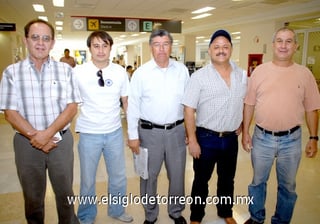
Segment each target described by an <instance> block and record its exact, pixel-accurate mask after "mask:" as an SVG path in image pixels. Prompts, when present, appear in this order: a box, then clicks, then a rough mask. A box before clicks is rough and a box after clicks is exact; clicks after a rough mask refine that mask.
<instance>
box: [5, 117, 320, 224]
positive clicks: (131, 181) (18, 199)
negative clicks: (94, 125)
mask: <svg viewBox="0 0 320 224" xmlns="http://www.w3.org/2000/svg"><path fill="white" fill-rule="evenodd" d="M123 121H124V122H123V123H124V124H125V119H123ZM0 133H1V134H0V142H1V150H0V224H24V223H26V222H25V219H24V208H23V198H22V193H21V188H20V185H19V182H18V179H17V174H16V168H15V163H14V154H13V148H12V137H13V134H14V132H13V130H12V128H11V127H10V125H8V124H7V123H6V122H5V121H4V119H3V115H2V114H0ZM308 136H309V135H308V132H307V128H306V126H305V125H304V126H303V145H304V146H305V143H306V141H307V139H308ZM74 137H75V146H74V152H75V153H74V155H75V163H74V192H75V194H76V195H77V194H78V193H79V177H80V175H79V160H78V153H77V147H76V146H77V142H78V136H77V135H76V134H74ZM125 152H126V167H127V176H128V191H127V192H128V194H131V195H133V196H135V195H139V178H138V177H137V176H136V174H135V173H134V169H133V163H132V161H133V160H132V154H131V152H130V150H129V149H128V148H126V149H125ZM319 170H320V154H319V155H318V157H317V158H315V159H307V158H305V156H304V154H303V157H302V160H301V165H300V168H299V172H298V175H297V193H298V201H297V204H296V207H295V211H294V215H293V218H292V223H293V224H306V223H307V224H310V223H319V222H320V206H319V204H320V187H319V186H320V175H319ZM106 176H107V174H106V171H105V167H104V164H103V162H102V161H100V164H99V168H98V172H97V178H96V180H97V195H98V196H99V197H100V196H102V195H106V194H107V193H106ZM251 178H252V169H251V164H250V155H249V154H248V153H246V152H244V151H243V150H242V149H241V148H240V149H239V157H238V165H237V173H236V178H235V195H237V196H246V195H247V186H248V184H249V183H250V181H251ZM216 179H217V178H216V174H215V173H214V174H213V175H212V178H211V181H210V184H209V185H210V195H215V191H216V187H215V186H216ZM192 180H193V171H192V159H191V158H190V156H189V155H188V154H187V165H186V182H185V184H186V195H190V189H191V184H192ZM167 187H168V181H167V177H166V172H165V169H164V168H163V169H162V171H161V174H160V176H159V181H158V192H159V195H166V193H167ZM275 200H276V179H275V173H274V170H273V172H272V173H271V175H270V180H269V184H268V195H267V202H266V208H267V220H266V223H270V217H271V216H272V214H273V211H274V205H275ZM106 210H107V206H106V205H99V206H98V216H97V219H96V224H103V223H107V224H117V223H121V222H119V221H116V220H114V219H111V218H109V217H108V216H107V215H106ZM127 212H128V213H130V214H131V215H132V216H133V217H134V222H133V223H137V224H142V223H143V221H144V211H143V209H142V206H141V205H134V204H129V205H128V207H127ZM183 215H184V216H185V218H186V219H187V220H189V215H190V209H189V206H188V205H186V209H185V211H184V212H183ZM234 217H235V219H236V220H237V222H238V223H243V222H244V221H245V220H246V219H247V218H248V217H249V214H248V211H247V205H245V204H239V205H235V206H234ZM45 223H46V224H54V223H57V215H56V209H55V200H54V194H53V192H52V189H51V186H50V184H48V189H47V194H46V219H45ZM170 223H173V221H172V220H171V219H170V218H169V217H168V215H167V209H166V206H165V205H161V206H160V215H159V218H158V222H157V224H170ZM202 223H203V224H223V223H224V220H222V219H220V218H219V217H217V215H216V208H215V206H213V205H209V206H207V208H206V216H205V218H204V220H203V222H202Z"/></svg>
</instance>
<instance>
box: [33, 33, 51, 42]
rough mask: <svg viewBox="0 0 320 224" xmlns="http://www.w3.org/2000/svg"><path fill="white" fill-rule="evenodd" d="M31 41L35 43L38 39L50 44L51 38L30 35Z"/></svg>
mask: <svg viewBox="0 0 320 224" xmlns="http://www.w3.org/2000/svg"><path fill="white" fill-rule="evenodd" d="M30 38H31V40H32V41H34V42H36V41H39V40H40V38H41V40H42V41H43V42H50V41H51V37H50V36H49V35H43V36H40V35H38V34H32V35H31V36H30Z"/></svg>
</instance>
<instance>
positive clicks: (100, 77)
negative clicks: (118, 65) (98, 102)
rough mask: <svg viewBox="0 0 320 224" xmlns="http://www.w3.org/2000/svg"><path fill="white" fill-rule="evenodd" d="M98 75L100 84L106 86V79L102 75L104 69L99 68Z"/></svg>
mask: <svg viewBox="0 0 320 224" xmlns="http://www.w3.org/2000/svg"><path fill="white" fill-rule="evenodd" d="M97 76H98V77H99V79H98V84H99V86H101V87H103V86H104V80H103V77H102V71H101V70H99V71H98V72H97Z"/></svg>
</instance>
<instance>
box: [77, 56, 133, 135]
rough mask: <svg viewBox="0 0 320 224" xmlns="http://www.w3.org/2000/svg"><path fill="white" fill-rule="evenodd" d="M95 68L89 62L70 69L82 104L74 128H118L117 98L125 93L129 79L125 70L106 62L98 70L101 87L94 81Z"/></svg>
mask: <svg viewBox="0 0 320 224" xmlns="http://www.w3.org/2000/svg"><path fill="white" fill-rule="evenodd" d="M98 71H99V68H97V67H96V66H95V65H94V64H93V63H92V62H88V63H85V64H83V65H78V66H76V67H75V68H74V72H75V76H76V80H77V83H78V85H79V90H80V95H81V98H82V102H83V103H82V104H81V105H80V115H79V117H78V119H77V122H76V127H75V131H76V132H83V133H93V134H103V133H110V132H113V131H115V130H116V129H118V128H119V127H121V117H120V111H121V110H120V97H124V96H128V88H129V80H128V76H127V73H126V71H125V69H124V68H123V67H122V66H120V65H118V64H114V63H110V64H109V65H108V66H107V67H106V68H104V69H102V76H103V80H104V82H105V86H103V87H101V86H99V84H98V80H99V77H98V76H97V72H98Z"/></svg>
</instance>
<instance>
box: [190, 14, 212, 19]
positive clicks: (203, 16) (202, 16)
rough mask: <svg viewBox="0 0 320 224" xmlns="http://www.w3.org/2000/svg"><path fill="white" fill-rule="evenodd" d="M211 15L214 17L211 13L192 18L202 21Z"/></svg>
mask: <svg viewBox="0 0 320 224" xmlns="http://www.w3.org/2000/svg"><path fill="white" fill-rule="evenodd" d="M211 15H212V14H211V13H203V14H200V15H197V16H194V17H191V19H202V18H205V17H208V16H211Z"/></svg>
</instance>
